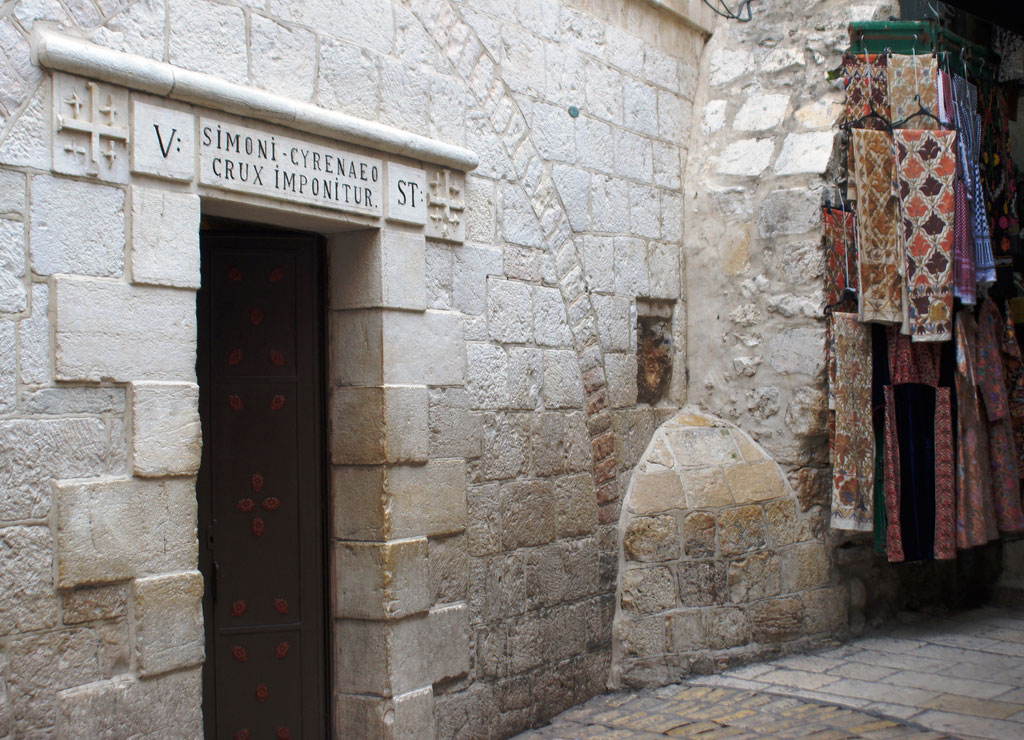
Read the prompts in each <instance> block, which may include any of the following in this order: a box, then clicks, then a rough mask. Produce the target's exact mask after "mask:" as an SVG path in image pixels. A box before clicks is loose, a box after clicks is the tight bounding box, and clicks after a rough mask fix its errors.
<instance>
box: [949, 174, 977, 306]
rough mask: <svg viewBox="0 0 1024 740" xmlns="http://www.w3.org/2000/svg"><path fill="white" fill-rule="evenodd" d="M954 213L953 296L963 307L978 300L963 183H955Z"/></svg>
mask: <svg viewBox="0 0 1024 740" xmlns="http://www.w3.org/2000/svg"><path fill="white" fill-rule="evenodd" d="M955 202H956V213H955V214H954V216H953V295H954V296H955V297H957V298H959V299H960V300H961V301H963V303H964V304H965V305H968V306H973V305H974V304H975V302H976V301H977V299H978V287H977V286H978V279H977V275H976V273H975V270H974V232H973V231H972V230H971V211H970V206H969V205H968V203H967V187H966V186H965V185H964V181H963V180H960V179H958V180H957V181H956V196H955Z"/></svg>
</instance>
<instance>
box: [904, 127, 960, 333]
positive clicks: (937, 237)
mask: <svg viewBox="0 0 1024 740" xmlns="http://www.w3.org/2000/svg"><path fill="white" fill-rule="evenodd" d="M893 139H894V141H895V144H896V177H897V185H898V187H899V194H900V215H901V218H902V227H903V228H902V230H901V232H900V236H901V237H902V244H903V254H904V260H905V261H904V266H905V267H904V270H905V271H904V275H905V276H906V283H907V300H906V302H905V303H904V305H903V310H904V312H905V315H906V318H907V324H908V326H909V333H910V335H911V337H913V338H914V339H915V340H916V341H919V342H945V341H948V340H950V339H952V338H953V216H954V213H955V208H954V197H953V178H954V176H955V175H956V155H955V150H954V147H955V146H956V132H955V131H927V130H921V129H901V130H898V131H896V132H894V134H893Z"/></svg>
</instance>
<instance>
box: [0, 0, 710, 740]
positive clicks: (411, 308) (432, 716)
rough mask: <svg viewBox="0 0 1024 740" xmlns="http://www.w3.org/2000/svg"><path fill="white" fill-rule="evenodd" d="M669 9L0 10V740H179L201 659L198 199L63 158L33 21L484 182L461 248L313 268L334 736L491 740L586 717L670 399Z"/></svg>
mask: <svg viewBox="0 0 1024 740" xmlns="http://www.w3.org/2000/svg"><path fill="white" fill-rule="evenodd" d="M682 5H684V4H682V3H674V2H673V3H649V2H647V0H614V1H613V0H519V2H495V1H494V0H415V1H414V2H398V1H397V0H396V1H395V2H391V1H390V0H335V1H334V2H312V3H311V2H307V1H302V2H299V1H298V0H296V1H295V2H288V1H286V0H281V1H280V2H279V1H278V0H269V2H262V1H261V2H248V1H245V2H235V1H234V0H223V1H218V0H134V1H126V2H117V3H115V2H106V1H105V0H96V1H95V2H94V1H93V0H73V1H72V2H60V3H56V2H54V3H40V2H34V1H31V0H19V1H17V2H10V3H5V4H4V5H3V7H2V9H0V48H2V49H3V52H4V53H3V56H2V60H3V61H2V63H0V287H2V290H0V435H3V438H4V444H3V445H2V446H0V455H3V456H6V459H4V460H3V464H2V465H0V480H4V482H5V487H4V495H3V497H2V498H0V542H2V546H0V595H3V596H4V597H5V598H4V599H2V600H0V738H11V739H12V740H13V738H19V739H20V738H26V737H32V738H51V737H90V738H91V737H97V736H99V735H100V734H101V729H102V728H103V727H104V726H106V725H109V723H110V722H111V721H112V720H111V718H112V717H118V718H120V719H119V721H121V722H124V723H127V725H125V726H131V727H132V730H133V731H134V732H137V733H138V734H147V733H148V734H149V735H152V736H159V737H176V736H181V737H197V736H199V731H198V729H197V728H198V727H199V721H200V718H199V691H200V677H199V668H198V666H199V664H200V662H201V661H202V658H203V646H202V626H201V622H200V621H199V616H198V615H199V612H198V608H199V595H200V594H201V590H202V583H201V577H200V576H199V574H198V573H197V572H196V571H195V567H196V552H197V550H196V548H197V540H196V532H195V522H196V519H195V498H194V473H195V469H196V466H197V464H198V452H199V440H198V437H197V435H198V422H197V417H196V406H197V404H196V387H195V378H194V364H195V341H196V336H195V334H196V326H195V314H194V291H195V289H196V287H197V286H198V280H199V276H198V264H199V262H198V223H199V221H198V219H199V214H200V213H201V212H202V210H203V209H204V208H206V207H207V205H208V204H207V203H206V201H205V200H203V199H201V198H200V196H198V195H197V194H196V191H195V189H194V188H192V189H189V188H188V187H185V186H180V185H179V186H175V185H174V184H169V183H168V182H166V181H165V180H155V179H152V178H143V179H141V180H139V179H137V178H133V177H131V176H129V175H128V171H127V168H125V169H124V170H123V173H124V174H123V175H120V176H118V177H116V178H114V179H113V180H110V181H103V182H100V181H98V180H97V178H96V177H94V176H92V175H90V174H88V172H87V171H86V170H85V169H80V170H76V169H74V168H73V167H68V166H66V164H62V163H64V162H66V161H67V160H68V159H69V158H70V159H72V160H73V159H74V152H66V151H57V150H55V149H54V147H53V140H52V133H51V132H52V129H53V120H52V111H53V101H54V98H55V97H59V96H60V95H61V94H62V92H61V91H59V90H55V89H54V85H53V83H52V81H51V80H52V78H51V76H50V73H49V72H47V71H45V70H43V69H42V68H41V67H40V66H39V65H38V64H37V63H36V61H35V60H34V59H33V56H32V51H31V34H32V31H33V29H34V28H36V27H38V28H43V27H46V28H56V29H60V30H62V31H63V32H65V33H68V34H71V35H78V36H81V37H84V38H86V39H88V40H90V41H91V42H93V43H96V44H99V45H101V46H104V47H108V48H110V49H114V50H118V51H124V52H128V53H131V54H135V55H139V56H141V57H146V58H149V59H154V60H158V61H165V62H169V63H170V64H173V65H176V66H177V67H181V68H185V69H191V70H196V71H201V72H204V73H207V74H211V75H214V76H216V77H218V78H220V79H223V80H226V81H229V82H233V83H237V84H241V85H246V86H250V87H253V88H259V89H263V90H268V91H271V92H275V93H279V94H282V95H285V96H287V97H289V98H293V99H296V100H298V101H301V102H305V103H312V104H314V105H318V106H322V107H324V108H326V109H330V110H337V111H341V112H344V113H348V114H352V115H355V116H359V117H362V118H365V119H369V120H372V121H378V122H381V123H385V124H389V125H392V126H397V127H399V128H401V129H405V130H407V131H411V132H414V133H418V134H422V135H425V136H429V137H431V138H434V139H439V140H441V141H444V142H448V143H451V144H457V145H460V146H464V147H467V148H469V149H471V150H473V151H474V152H475V153H476V154H477V155H478V156H479V158H480V165H479V167H477V168H476V169H475V170H474V171H473V172H472V173H470V174H469V175H468V176H466V178H465V181H464V182H463V181H461V180H460V181H459V183H458V185H459V188H460V190H461V195H462V197H463V199H464V201H465V206H466V207H465V211H464V212H463V217H462V222H461V228H462V229H464V232H465V238H464V241H463V240H462V239H461V238H460V239H459V240H457V241H456V240H452V239H450V238H444V237H443V236H439V235H437V234H436V233H434V234H431V233H430V231H429V229H428V231H427V234H426V236H424V235H423V233H416V234H414V233H411V232H412V230H409V231H408V233H407V232H406V231H405V230H403V228H402V227H399V226H395V227H392V228H389V229H385V230H368V231H364V232H361V233H360V235H358V236H354V237H353V236H349V237H346V238H344V239H342V238H340V237H339V238H338V239H332V240H331V242H330V247H329V254H328V257H329V270H330V275H329V278H330V283H331V291H330V296H329V302H328V306H327V307H326V308H327V310H328V311H329V323H330V326H331V332H332V334H331V337H332V338H331V347H330V351H331V358H332V359H331V377H330V378H329V379H328V380H329V384H330V385H331V391H330V401H329V404H330V409H329V416H330V418H331V424H332V427H331V431H330V435H331V440H332V445H331V450H329V457H330V460H331V462H332V471H331V473H332V476H331V496H332V501H333V502H334V503H335V504H336V505H337V504H339V502H342V504H341V505H338V506H336V507H335V509H334V511H335V515H336V517H337V518H336V521H335V525H334V532H335V534H336V538H337V542H336V543H335V553H334V562H335V583H334V584H333V585H334V591H333V594H332V596H333V598H334V599H335V609H336V611H335V614H334V616H335V617H336V622H335V624H334V627H333V629H334V630H335V633H334V637H335V642H336V644H338V645H339V646H340V647H339V652H338V654H337V655H336V656H335V668H336V670H337V673H336V674H335V688H336V690H337V693H338V695H337V696H336V697H335V710H336V725H337V726H338V727H344V728H345V729H346V731H347V730H349V729H351V728H353V727H355V728H360V729H361V731H363V732H365V733H371V732H381V733H384V735H385V736H394V737H412V736H416V737H431V736H434V735H436V737H439V738H449V737H480V736H487V735H490V736H491V737H504V736H508V735H511V734H513V733H515V732H516V731H518V730H520V729H523V728H526V727H529V726H531V725H533V724H536V723H538V722H540V721H542V720H543V719H545V718H546V717H549V716H551V715H553V714H555V713H556V712H558V711H560V710H561V709H564V708H565V707H567V706H570V705H572V704H574V703H576V702H579V701H583V700H585V699H586V698H588V697H589V696H591V695H593V694H595V693H597V692H599V691H602V690H603V689H604V686H605V681H606V678H607V675H608V669H609V665H610V659H611V656H610V654H611V622H612V616H613V611H614V586H615V577H616V568H617V552H616V523H617V521H618V518H619V513H620V510H621V504H620V502H621V497H622V494H623V493H624V490H625V486H626V483H627V482H628V479H629V473H630V471H631V470H632V468H633V466H634V465H635V464H636V462H637V461H638V460H639V458H640V455H641V454H642V452H643V450H644V449H645V447H646V445H647V443H648V441H649V439H650V436H651V434H653V432H654V429H655V428H656V427H657V426H658V424H659V423H660V422H661V421H663V420H664V419H666V418H668V417H669V416H671V415H672V414H673V413H674V412H675V411H676V409H677V408H678V406H679V405H680V404H681V403H682V401H683V400H684V398H685V395H686V380H685V379H686V372H685V368H686V355H687V353H686V347H687V336H686V321H685V311H684V306H683V304H682V299H683V297H684V285H685V282H686V278H685V272H684V270H683V266H682V261H681V259H680V246H681V244H682V239H683V188H682V183H683V180H684V170H685V168H686V161H687V156H688V154H689V151H690V150H689V147H688V143H689V142H688V137H689V134H690V131H691V111H692V109H693V99H694V96H695V95H696V90H697V75H698V71H697V70H698V62H699V58H700V53H701V49H702V47H703V44H704V41H705V39H706V36H707V32H708V30H709V29H710V28H711V17H710V16H709V15H708V13H709V11H702V10H696V11H694V10H692V9H690V10H687V11H686V13H689V15H686V17H681V16H680V15H679V14H678V13H676V12H670V11H669V10H666V8H665V7H658V6H668V7H677V6H682ZM690 5H691V6H693V5H695V4H693V3H690ZM696 6H697V7H698V8H699V7H700V6H699V4H696ZM112 92H113V94H117V95H121V94H125V95H126V94H127V93H126V92H125V91H124V90H123V88H122V89H120V91H118V90H117V89H114V90H113V91H112ZM172 107H173V106H172ZM570 108H571V109H572V110H573V113H570ZM55 152H56V153H55ZM58 160H59V161H58ZM119 166H120V165H119ZM55 170H60V171H59V172H57V171H55ZM171 174H173V173H171ZM186 191H187V192H186ZM220 208H221V209H223V204H221V206H220ZM307 212H308V211H307ZM219 213H220V215H230V214H224V213H223V210H221V211H219ZM259 213H260V205H259V203H258V202H256V203H255V204H254V203H253V202H252V201H251V199H250V202H249V203H248V204H247V210H246V214H256V215H257V217H258V216H259ZM247 217H249V216H247ZM302 218H303V216H294V217H292V218H291V220H290V222H289V224H290V225H292V226H298V227H300V228H303V227H304V228H308V229H310V230H314V231H315V230H318V229H320V225H321V223H322V222H321V221H318V220H316V219H313V220H311V221H309V222H308V223H306V222H303V221H302ZM356 278H359V279H358V280H357V279H356ZM367 286H369V291H370V292H369V293H367V292H366V290H367ZM360 291H363V292H360ZM638 311H640V312H641V313H642V312H644V311H656V312H657V313H658V315H659V316H662V317H663V318H664V319H665V321H666V326H667V327H668V334H669V336H670V338H671V341H670V342H669V343H668V346H669V348H670V354H671V357H672V360H673V366H674V372H673V374H672V383H671V385H670V387H669V391H668V393H667V394H666V396H665V397H664V398H663V399H662V400H661V401H660V402H659V405H658V406H656V407H651V406H648V405H638V404H637V390H636V362H637V361H636V316H637V313H638ZM353 356H355V358H356V359H355V360H352V357H353ZM360 420H361V422H365V423H356V422H357V421H360ZM373 494H376V499H375V500H373V502H372V506H367V507H366V508H363V509H360V506H359V502H360V501H364V502H365V501H368V500H371V499H372V498H373V497H372V495H373ZM367 495H369V498H365V497H364V496H367ZM154 501H159V502H161V506H160V507H159V511H158V512H157V513H156V514H153V512H155V511H156V509H155V508H154V507H153V506H151V504H152V503H153V502H154ZM140 511H145V512H146V514H147V515H146V516H145V517H140V516H139V513H140ZM363 597H371V598H365V599H364V598H363ZM361 609H362V611H360V610H361ZM360 630H362V631H360ZM371 632H372V636H373V640H372V645H373V646H375V647H377V648H379V650H377V651H376V652H373V651H371V650H370V649H369V646H370V642H371V641H369V640H366V639H363V638H365V637H366V636H367V635H369V634H371ZM346 645H347V646H352V645H356V646H358V649H357V650H355V651H352V650H351V649H349V648H346V647H345V646H346ZM363 648H366V649H365V650H364V651H363V652H359V650H360V649H363ZM346 650H347V652H346ZM439 650H443V651H444V655H443V660H442V659H438V660H435V657H436V656H437V654H438V653H437V651H439ZM346 676H358V677H359V679H358V680H359V681H363V683H358V682H350V683H347V684H346V683H343V681H345V680H349V679H347V678H346ZM167 697H173V700H174V701H173V702H172V701H169V700H168V699H167ZM345 722H348V723H350V724H349V725H345V724H343V723H345ZM105 723H106V725H105Z"/></svg>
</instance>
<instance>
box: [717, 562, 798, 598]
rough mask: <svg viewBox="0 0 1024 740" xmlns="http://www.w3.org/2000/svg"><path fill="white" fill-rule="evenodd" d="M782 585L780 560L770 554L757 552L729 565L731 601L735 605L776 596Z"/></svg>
mask: <svg viewBox="0 0 1024 740" xmlns="http://www.w3.org/2000/svg"><path fill="white" fill-rule="evenodd" d="M781 583H782V572H781V570H780V568H779V558H778V557H776V556H775V555H774V554H772V553H770V552H756V553H753V554H751V555H749V556H748V557H745V558H742V559H740V560H734V561H732V562H731V563H729V599H730V601H732V602H733V603H736V604H741V603H745V602H748V601H754V600H755V599H763V598H765V597H766V596H776V595H778V593H779V590H780V588H781ZM787 590H789V589H787Z"/></svg>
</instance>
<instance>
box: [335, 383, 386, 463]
mask: <svg viewBox="0 0 1024 740" xmlns="http://www.w3.org/2000/svg"><path fill="white" fill-rule="evenodd" d="M330 403H331V412H330V419H331V462H333V463H334V464H336V465H372V464H374V463H381V462H384V461H385V459H386V451H385V444H384V434H385V432H384V389H383V388H333V389H332V390H331V400H330Z"/></svg>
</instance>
